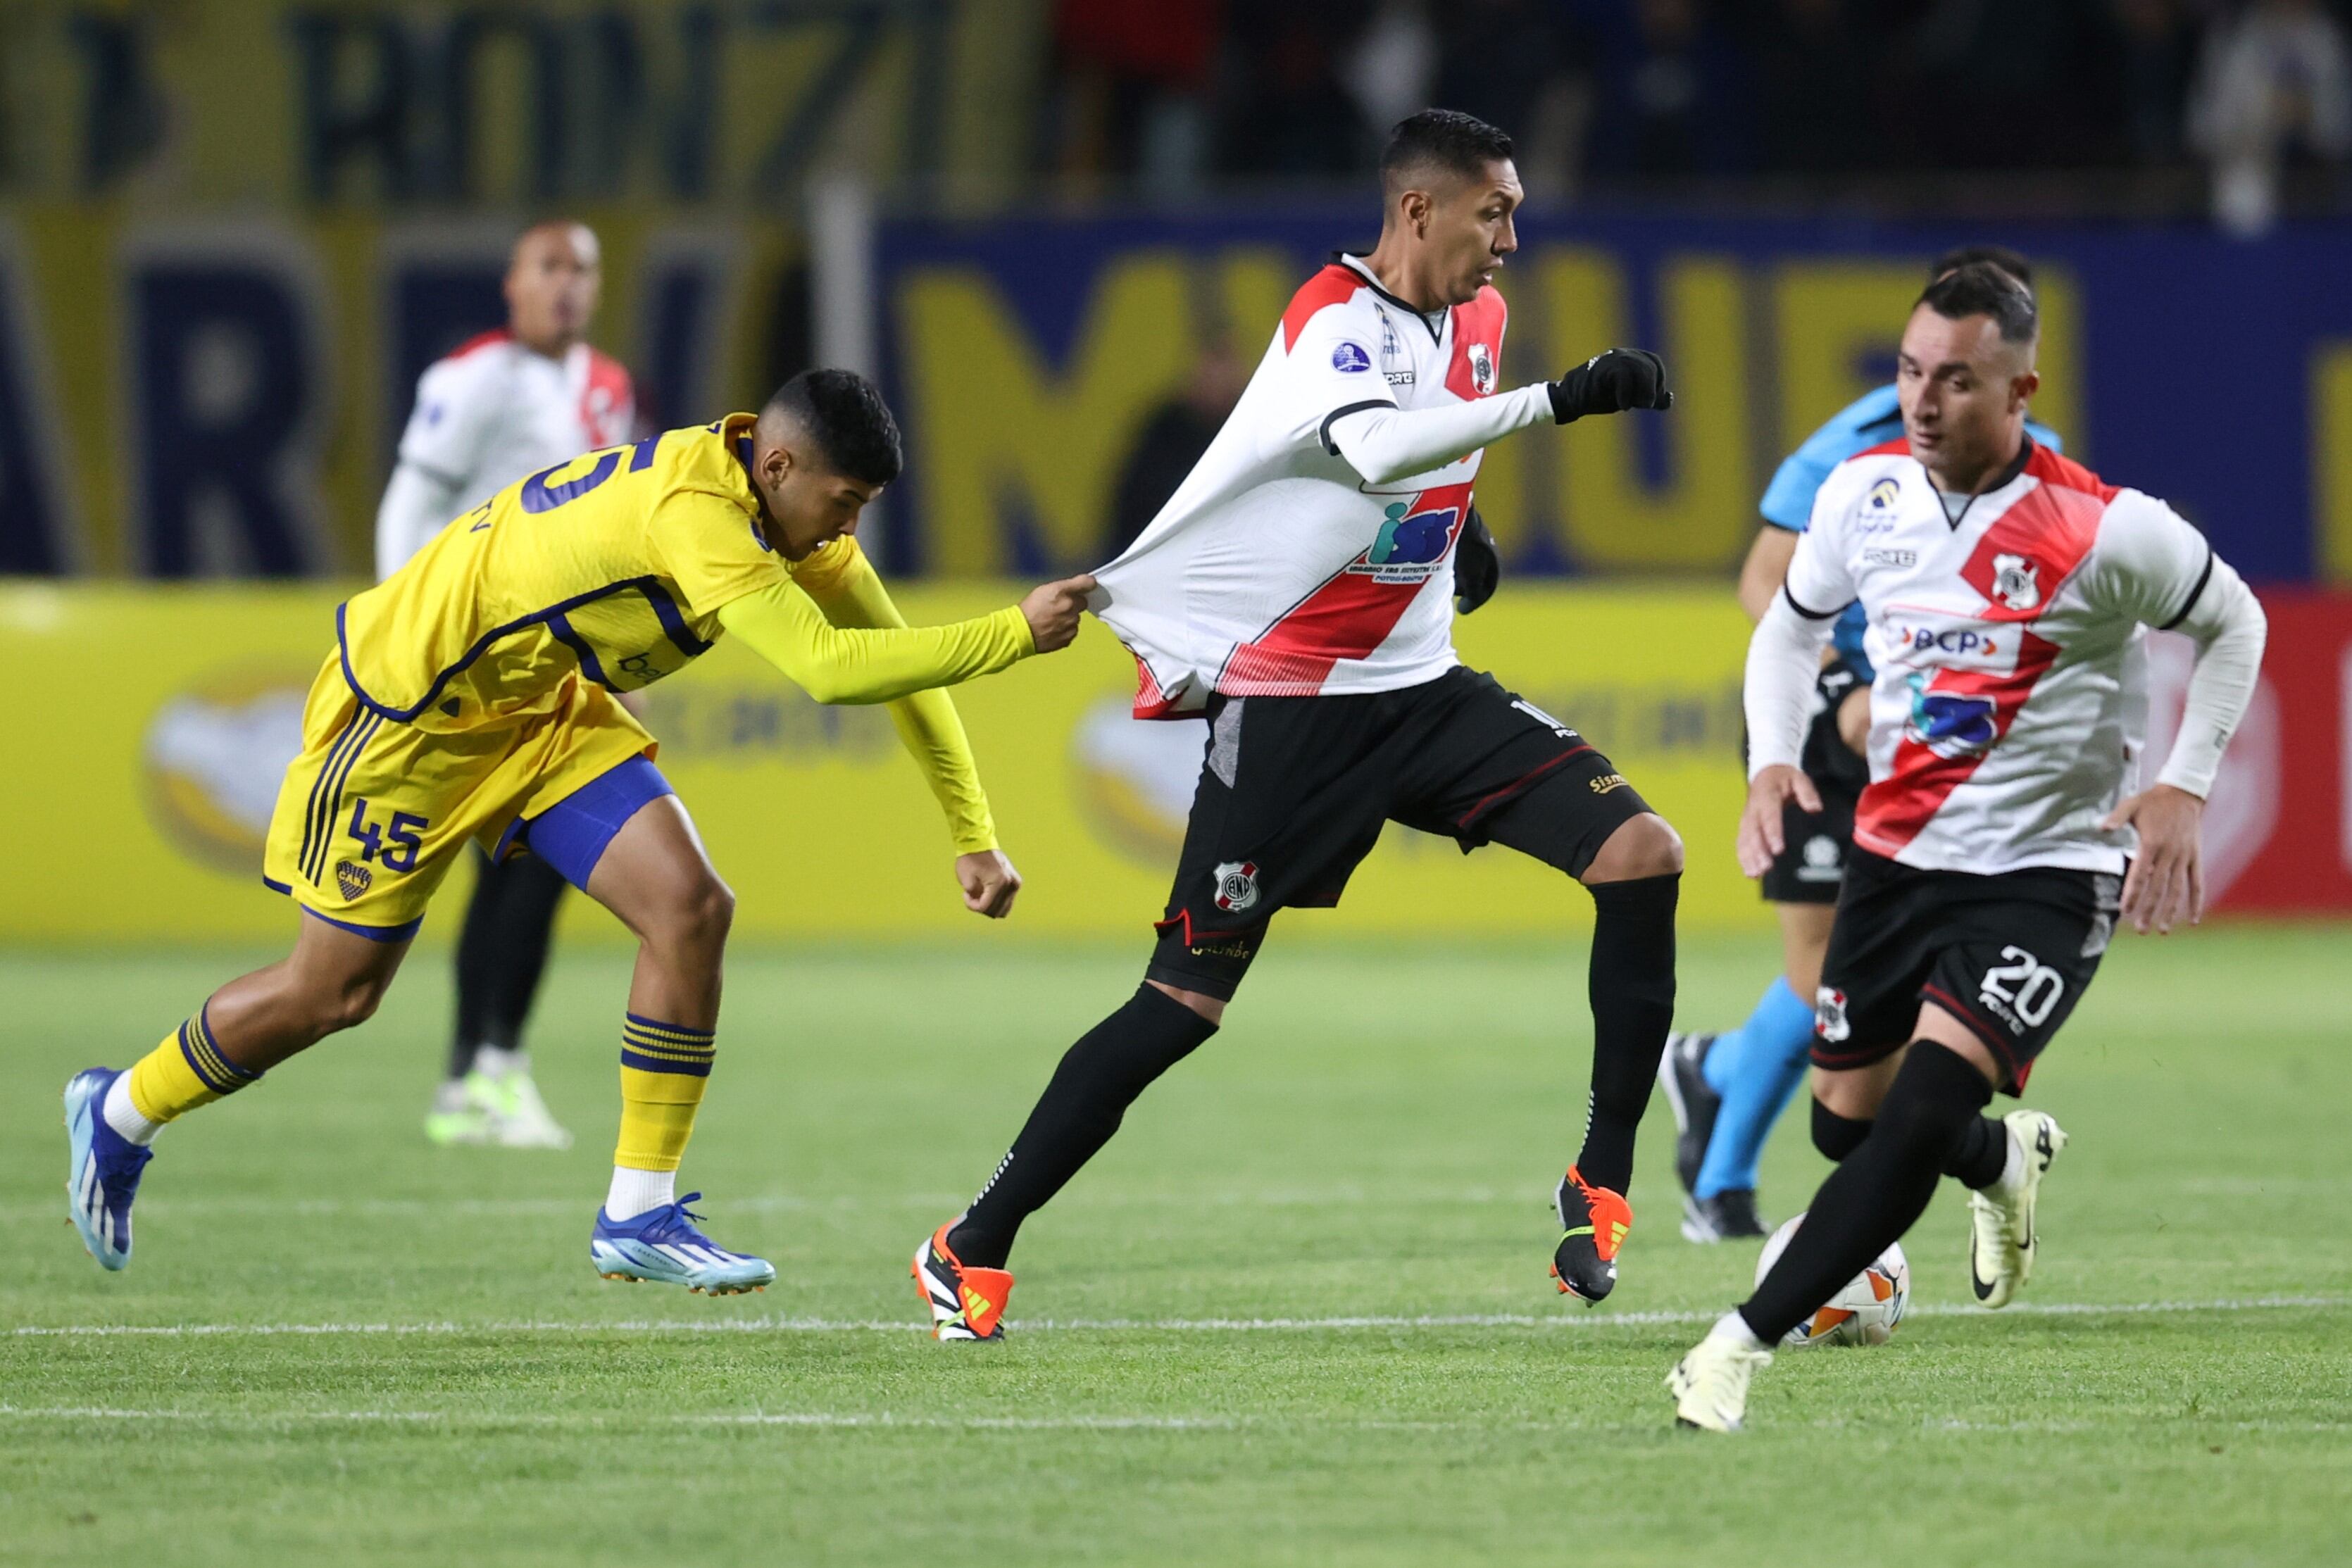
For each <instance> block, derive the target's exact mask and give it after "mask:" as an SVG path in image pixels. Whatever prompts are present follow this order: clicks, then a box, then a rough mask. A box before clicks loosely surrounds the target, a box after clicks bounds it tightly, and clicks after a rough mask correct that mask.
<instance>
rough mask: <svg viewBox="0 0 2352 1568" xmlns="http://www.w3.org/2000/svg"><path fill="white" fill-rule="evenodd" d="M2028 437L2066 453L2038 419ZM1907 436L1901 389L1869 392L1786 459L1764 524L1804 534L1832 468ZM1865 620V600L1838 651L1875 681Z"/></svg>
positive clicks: (1844, 622)
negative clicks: (1815, 498)
mask: <svg viewBox="0 0 2352 1568" xmlns="http://www.w3.org/2000/svg"><path fill="white" fill-rule="evenodd" d="M2025 430H2026V434H2029V435H2031V436H2032V437H2033V439H2034V440H2036V441H2038V442H2040V443H2041V444H2042V445H2044V446H2047V447H2048V448H2050V450H2051V451H2053V452H2063V451H2064V450H2065V449H2066V448H2065V444H2064V443H2063V442H2062V441H2061V440H2059V438H2058V433H2057V432H2056V431H2054V430H2052V429H2049V428H2048V427H2047V426H2045V425H2042V424H2041V423H2037V422H2035V421H2033V420H2031V419H2029V420H2027V421H2026V422H2025ZM1901 434H1903V411H1902V409H1901V408H1900V407H1899V406H1897V404H1896V402H1895V388H1894V387H1893V386H1892V385H1888V386H1883V387H1880V388H1878V389H1877V390H1876V391H1874V392H1864V393H1863V394H1862V395H1861V396H1860V397H1858V398H1856V399H1854V400H1853V402H1850V403H1848V404H1846V405H1845V407H1843V408H1842V409H1840V410H1838V412H1837V413H1833V414H1832V415H1831V416H1830V419H1829V423H1826V424H1824V425H1822V427H1821V428H1820V429H1819V430H1816V431H1815V432H1813V433H1812V434H1811V435H1809V436H1807V437H1806V438H1805V444H1803V445H1802V446H1800V447H1798V448H1797V450H1796V451H1794V452H1792V453H1790V455H1788V456H1787V457H1786V458H1784V459H1783V460H1782V461H1781V464H1780V467H1779V468H1778V469H1777V470H1775V471H1774V473H1773V475H1772V483H1771V484H1770V485H1769V486H1766V488H1765V491H1764V500H1763V504H1762V506H1761V507H1759V510H1760V511H1762V512H1763V514H1764V520H1765V521H1766V522H1768V523H1769V524H1771V525H1772V526H1773V527H1774V528H1787V529H1788V530H1790V532H1791V533H1800V534H1801V533H1803V532H1804V531H1805V525H1806V524H1807V523H1809V522H1811V520H1812V516H1813V493H1814V492H1815V491H1817V490H1819V489H1820V488H1821V487H1822V480H1824V479H1827V478H1828V477H1829V476H1830V472H1831V470H1832V469H1834V468H1835V467H1836V466H1837V465H1839V464H1841V463H1843V462H1844V461H1845V460H1846V459H1847V458H1849V457H1851V456H1853V455H1854V454H1855V453H1857V452H1867V451H1869V450H1870V449H1871V448H1872V447H1874V446H1877V445H1881V444H1885V443H1886V442H1889V441H1893V440H1895V439H1896V438H1897V437H1899V436H1900V435H1901ZM1864 623H1865V617H1864V615H1863V612H1862V605H1861V604H1860V603H1859V602H1856V603H1853V604H1849V605H1847V606H1846V607H1845V613H1844V614H1843V615H1841V616H1839V617H1838V623H1837V632H1836V636H1835V641H1836V643H1837V651H1838V653H1840V654H1841V655H1842V656H1843V658H1844V659H1845V660H1846V661H1847V662H1848V663H1849V664H1853V667H1854V668H1855V669H1856V670H1857V671H1859V672H1860V678H1861V679H1863V680H1864V681H1867V680H1869V679H1870V678H1871V669H1870V661H1869V660H1868V659H1866V658H1864V656H1863V652H1862V632H1863V627H1864Z"/></svg>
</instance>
